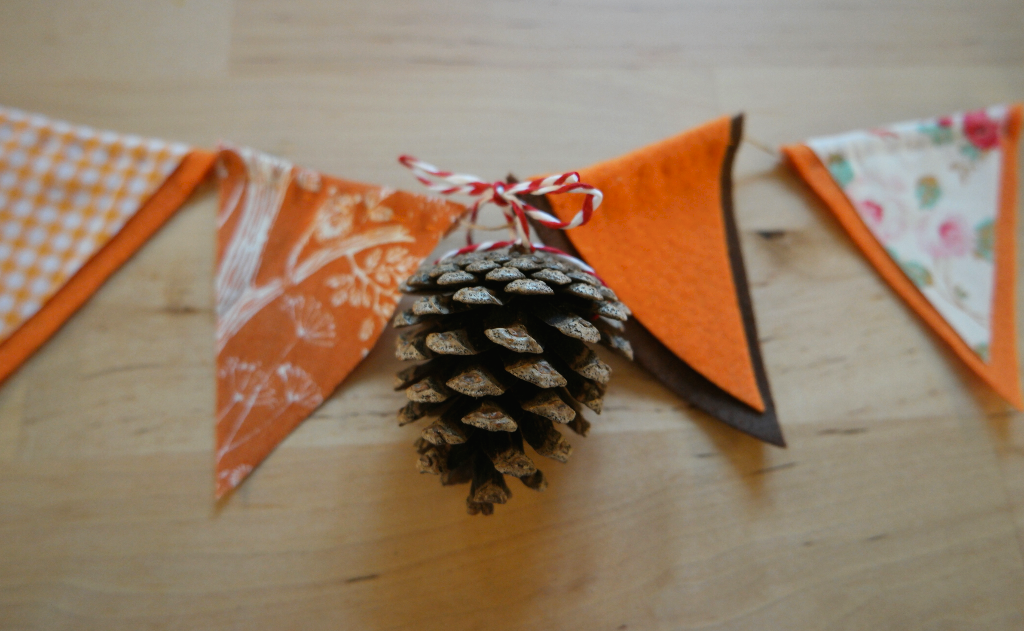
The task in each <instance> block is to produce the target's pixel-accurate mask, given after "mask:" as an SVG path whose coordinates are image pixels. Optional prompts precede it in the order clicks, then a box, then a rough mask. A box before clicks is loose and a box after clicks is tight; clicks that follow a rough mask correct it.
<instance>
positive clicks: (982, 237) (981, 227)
mask: <svg viewBox="0 0 1024 631" xmlns="http://www.w3.org/2000/svg"><path fill="white" fill-rule="evenodd" d="M995 244H996V224H995V221H994V220H992V219H986V220H985V221H983V222H981V223H979V224H978V225H977V226H975V228H974V256H975V257H977V258H979V259H981V260H983V261H988V262H990V263H991V262H992V251H993V249H994V248H995Z"/></svg>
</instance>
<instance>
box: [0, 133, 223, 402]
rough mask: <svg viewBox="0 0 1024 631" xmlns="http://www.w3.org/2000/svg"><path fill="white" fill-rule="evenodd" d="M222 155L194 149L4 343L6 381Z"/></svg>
mask: <svg viewBox="0 0 1024 631" xmlns="http://www.w3.org/2000/svg"><path fill="white" fill-rule="evenodd" d="M214 159H216V154H214V153H211V152H209V151H201V150H194V151H191V152H189V153H188V154H186V155H185V157H184V158H182V160H181V164H179V165H178V168H177V169H175V170H174V172H173V173H171V175H170V177H168V178H167V180H165V181H164V183H163V184H161V185H160V188H158V189H157V190H156V192H155V193H153V195H152V196H151V197H150V198H149V199H148V200H146V202H145V203H144V204H143V205H142V207H141V208H140V209H139V211H138V212H137V213H135V215H133V216H132V218H131V219H129V220H128V221H127V222H126V223H125V225H124V227H123V228H122V229H121V230H120V231H119V232H118V233H117V234H116V235H114V236H113V237H112V238H111V239H110V241H109V242H107V243H106V244H105V245H104V246H103V247H101V248H100V249H99V250H98V251H97V252H96V253H95V254H94V255H93V256H92V258H90V259H89V260H88V261H86V263H85V265H83V266H82V268H81V269H80V270H78V271H77V272H76V273H75V275H74V276H72V277H71V278H70V279H68V281H67V282H66V283H65V284H64V286H63V287H61V288H60V289H59V290H58V291H57V293H56V294H55V295H54V296H53V297H52V298H50V300H49V301H47V302H46V304H44V305H43V306H42V308H41V309H40V310H39V311H38V312H36V314H35V315H33V316H32V317H31V318H29V319H28V320H26V321H25V322H24V323H23V324H22V325H21V326H20V327H19V328H18V329H17V330H16V331H15V332H14V333H12V334H11V336H10V337H8V338H7V339H6V340H4V341H3V343H0V383H3V381H4V380H6V379H7V378H8V377H9V376H10V375H11V374H12V373H13V372H14V371H15V370H17V368H18V366H20V365H21V364H22V362H24V361H25V360H26V359H28V358H29V356H31V355H32V353H34V352H35V351H36V350H37V349H38V348H39V347H40V346H42V345H43V343H44V342H46V340H47V339H49V338H50V336H51V335H53V334H54V333H56V332H57V329H59V328H60V327H61V325H63V324H64V322H65V321H67V319H68V318H70V317H71V315H72V314H74V313H75V311H77V310H78V309H79V307H81V306H82V305H83V304H85V302H86V301H87V300H88V299H89V297H90V296H92V294H93V293H95V292H96V290H97V289H99V286H100V285H102V284H103V282H104V281H106V280H107V278H109V277H110V275H111V274H113V273H114V272H115V271H117V269H118V268H119V267H121V265H123V264H124V263H125V261H127V260H128V259H129V258H130V257H131V256H132V254H134V253H135V251H136V250H138V249H139V248H140V247H142V244H144V243H145V242H146V241H147V240H148V239H149V238H150V237H151V236H153V233H155V232H156V231H157V230H158V229H159V228H160V226H162V225H163V224H164V223H165V222H166V221H167V220H168V219H169V218H170V217H171V215H173V214H174V213H175V211H177V210H178V208H180V207H181V205H182V204H183V203H184V202H185V200H186V199H187V198H188V196H189V195H191V194H192V191H193V190H195V188H196V186H198V185H199V183H200V182H201V181H202V180H203V178H204V177H205V176H206V173H207V172H208V171H209V170H210V167H211V166H212V165H213V161H214Z"/></svg>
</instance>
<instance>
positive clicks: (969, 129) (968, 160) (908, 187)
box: [782, 105, 1024, 409]
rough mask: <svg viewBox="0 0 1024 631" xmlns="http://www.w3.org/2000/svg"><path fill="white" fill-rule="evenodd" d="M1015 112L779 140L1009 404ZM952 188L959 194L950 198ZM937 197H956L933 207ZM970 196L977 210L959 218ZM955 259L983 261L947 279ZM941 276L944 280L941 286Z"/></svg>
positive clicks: (1014, 390) (890, 277)
mask: <svg viewBox="0 0 1024 631" xmlns="http://www.w3.org/2000/svg"><path fill="white" fill-rule="evenodd" d="M1021 115H1022V108H1021V106H1020V105H1015V106H1012V107H1009V108H1002V107H996V108H990V109H989V110H978V111H975V112H968V113H966V114H962V115H959V114H958V115H953V116H949V117H941V118H938V119H933V120H930V121H915V122H912V123H905V124H900V125H896V126H892V127H889V128H881V129H876V130H871V131H868V132H852V133H850V134H846V135H843V136H839V137H835V138H825V139H812V140H810V141H808V142H807V143H806V144H797V145H791V146H787V147H783V148H782V150H783V153H784V154H785V156H786V158H787V159H788V162H789V164H790V165H791V166H792V167H793V168H794V169H795V170H796V172H797V173H798V174H799V175H800V177H801V178H803V179H804V181H806V182H807V184H808V185H809V186H810V187H811V189H812V190H814V192H815V193H816V194H817V195H818V196H819V197H820V198H821V199H822V200H823V201H824V202H825V205H826V206H827V207H828V209H829V210H830V211H831V212H832V213H833V214H834V215H835V217H836V219H838V221H839V223H840V224H841V225H842V226H843V228H844V229H845V230H846V231H847V232H848V233H849V235H850V237H851V238H852V239H853V241H854V243H855V244H856V245H857V247H858V248H860V250H861V251H862V252H863V253H864V255H865V256H866V257H867V258H868V260H869V261H870V262H871V263H872V265H874V267H875V269H877V270H878V273H879V274H880V275H881V276H882V278H883V279H884V280H885V281H886V282H887V283H889V285H890V286H892V288H893V289H894V290H895V291H896V292H897V293H898V294H899V295H900V296H901V297H902V298H903V299H904V300H905V301H906V302H907V304H908V305H910V307H911V308H912V309H913V310H914V311H915V312H916V313H917V314H918V315H919V316H920V317H921V319H923V320H924V321H925V322H926V323H927V324H928V325H929V326H930V327H931V328H932V330H934V331H935V333H936V334H937V335H938V336H939V338H940V339H942V340H943V341H944V342H945V343H946V344H948V345H949V347H950V348H951V349H952V350H953V352H955V353H956V355H957V356H958V357H960V359H961V360H963V361H964V363H966V364H967V366H968V367H970V368H971V370H973V371H974V372H975V373H977V374H978V375H979V376H980V377H981V378H982V379H983V380H984V381H985V382H987V383H988V384H989V385H990V386H991V387H992V388H993V390H995V391H996V392H997V393H998V394H999V395H1000V396H1001V397H1003V398H1004V399H1005V400H1007V401H1008V402H1010V403H1011V404H1013V405H1014V406H1015V407H1016V408H1018V409H1024V393H1022V391H1021V384H1020V375H1019V369H1018V363H1017V337H1016V327H1015V287H1016V226H1017V152H1018V146H1019V141H1020V132H1021V118H1022V116H1021ZM943 152H945V153H943ZM890 155H898V156H899V163H898V167H897V168H892V167H891V166H889V168H888V169H887V170H884V171H882V169H881V168H873V167H885V166H888V165H891V162H890V163H886V162H884V160H886V159H889V158H888V156H890ZM936 157H937V159H936ZM826 162H827V163H828V164H826ZM918 165H926V166H928V167H929V169H930V170H928V171H927V172H926V175H924V176H923V177H918V173H917V171H914V170H912V169H913V168H914V167H916V166H918ZM918 170H920V169H918ZM879 171H881V173H880V172H879ZM900 171H906V173H901V172H900ZM986 174H989V177H990V179H986V178H985V175H986ZM908 178H909V179H908ZM904 180H906V183H905V182H904ZM961 189H962V190H963V191H964V192H966V194H962V195H960V196H959V197H955V196H954V195H955V194H956V193H957V192H959V191H960V190H961ZM944 200H955V205H953V206H951V208H950V209H948V210H947V209H944V208H943V203H944ZM972 206H974V207H977V212H979V213H985V212H987V213H988V215H985V214H982V215H981V217H982V221H973V222H972V221H965V220H963V219H961V216H963V215H966V211H965V210H964V209H965V208H968V209H969V208H970V207H972ZM986 217H988V218H986ZM922 261H923V262H922ZM961 261H962V262H961ZM958 264H959V266H960V267H963V268H966V269H977V268H981V269H984V265H986V264H987V265H988V268H989V270H990V271H989V272H988V275H987V276H985V275H981V276H979V275H977V274H976V275H974V276H968V275H966V273H964V274H961V278H967V279H970V282H964V281H961V282H957V279H958V276H957V273H958V269H959V268H958V267H957V265H958ZM969 266H970V267H969ZM993 268H994V269H993ZM944 284H945V285H950V288H949V289H948V290H945V291H943V290H944V289H945V288H944V286H943V285H944ZM979 291H981V292H984V293H982V302H981V303H980V305H972V304H971V302H970V299H971V292H979Z"/></svg>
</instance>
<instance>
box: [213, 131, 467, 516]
mask: <svg viewBox="0 0 1024 631" xmlns="http://www.w3.org/2000/svg"><path fill="white" fill-rule="evenodd" d="M217 175H218V178H219V181H220V212H219V213H218V217H217V228H218V233H217V234H218V252H217V273H216V289H217V305H216V309H217V429H216V439H217V441H216V442H217V452H216V495H217V497H222V496H223V495H224V494H225V493H227V492H229V491H230V490H231V489H233V488H235V487H236V486H238V485H239V484H240V483H241V482H242V480H244V479H245V477H246V476H247V475H248V474H249V473H250V472H251V471H252V470H253V468H254V467H256V466H257V465H258V464H259V463H260V462H261V461H262V460H263V459H264V458H266V457H267V455H268V454H269V453H270V452H271V451H273V449H274V448H275V447H276V446H277V445H278V443H280V442H281V441H282V440H284V438H285V437H286V436H288V434H289V433H291V431H292V430H293V429H294V428H295V427H296V426H297V425H298V424H299V423H301V422H302V421H303V420H305V419H306V418H307V417H308V416H309V415H310V414H311V413H312V412H313V410H315V409H316V408H317V406H319V405H320V404H321V403H322V402H323V401H324V399H325V398H326V397H327V396H329V395H330V394H331V392H333V391H334V389H335V388H336V387H337V386H338V384H340V383H341V382H342V380H344V379H345V377H346V376H347V375H348V374H349V373H350V372H351V371H352V369H353V368H355V366H356V364H358V363H359V361H360V360H361V359H362V358H363V357H365V356H366V355H367V354H368V353H369V352H370V348H372V347H373V345H374V342H376V340H377V338H378V337H379V336H380V334H381V332H382V331H383V329H384V327H385V326H386V325H387V323H388V320H389V318H390V317H391V314H392V312H393V311H394V309H395V306H396V304H397V302H398V299H399V291H398V286H399V284H400V283H401V282H402V281H404V280H405V278H406V277H408V276H409V275H410V274H411V273H412V272H413V271H414V270H415V269H416V267H417V266H418V265H419V264H420V263H421V262H422V260H423V259H424V258H425V257H426V256H427V255H428V254H429V253H430V251H431V250H432V249H433V248H434V246H436V245H437V242H438V241H439V240H440V238H441V236H442V235H443V234H444V233H445V232H446V231H447V230H448V229H449V228H450V227H451V225H452V223H453V222H454V221H455V220H456V219H457V218H458V217H459V215H461V214H462V213H463V212H465V208H464V207H463V206H460V205H459V204H455V203H451V202H447V201H444V200H441V199H437V198H433V197H427V196H423V195H414V194H411V193H404V192H398V191H394V190H391V189H387V188H382V187H379V186H372V185H369V184H361V183H357V182H349V181H345V180H341V179H338V178H333V177H328V176H325V175H322V174H319V173H317V172H315V171H310V170H307V169H303V168H300V167H296V166H293V165H292V164H290V163H288V162H286V161H284V160H281V159H279V158H275V157H273V156H269V155H266V154H262V153H259V152H257V151H253V150H250V149H225V150H223V151H221V153H220V159H219V161H218V163H217Z"/></svg>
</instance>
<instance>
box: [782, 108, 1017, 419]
mask: <svg viewBox="0 0 1024 631" xmlns="http://www.w3.org/2000/svg"><path fill="white" fill-rule="evenodd" d="M1021 118H1022V107H1021V105H1019V104H1017V105H1014V106H1013V107H1012V108H1010V112H1009V117H1008V121H1007V132H1006V136H1005V137H1004V138H1003V140H1002V149H1003V164H1002V173H1001V175H1000V177H1001V181H1000V195H999V217H998V219H997V220H996V221H997V223H996V226H997V228H996V244H995V261H996V271H995V273H996V278H995V296H994V298H993V301H994V304H993V311H992V343H991V345H990V351H991V357H992V358H991V361H990V362H989V363H987V364H986V363H984V362H983V361H982V360H981V358H980V357H978V355H977V354H976V353H975V352H974V351H973V350H971V348H970V347H969V346H967V344H966V343H964V341H963V340H962V339H961V338H960V336H959V335H957V333H956V331H955V330H954V329H953V327H951V326H950V325H949V324H948V323H947V322H946V320H945V319H943V317H942V315H941V314H939V312H938V311H937V310H936V309H935V307H933V306H932V305H931V303H930V302H928V299H927V298H925V297H924V294H922V293H921V292H920V291H918V289H917V287H915V286H914V283H913V282H911V280H910V279H909V278H907V276H906V275H905V274H904V273H903V271H902V270H901V269H900V268H899V265H897V264H896V262H895V261H893V260H892V259H891V258H890V257H889V255H888V254H887V253H886V252H885V248H883V247H882V245H881V244H879V242H878V241H877V240H876V239H875V237H874V236H873V235H872V234H871V231H870V230H868V228H867V226H866V225H865V224H864V222H863V221H862V220H861V219H860V217H859V216H858V215H857V211H856V210H855V209H854V208H853V205H852V204H850V201H849V200H848V199H847V197H846V195H845V194H844V193H843V191H842V189H840V188H839V186H838V185H837V184H836V183H835V181H834V180H833V179H832V176H831V175H830V174H829V172H828V168H826V167H825V165H824V164H822V163H821V161H820V160H818V157H817V156H816V155H815V154H814V152H813V151H812V150H811V149H810V148H809V147H807V146H805V145H789V146H785V147H782V152H783V153H784V154H785V156H786V158H788V160H789V163H790V165H791V166H792V167H793V168H794V169H795V170H796V171H797V173H798V174H799V175H800V176H801V177H802V178H803V179H804V181H806V182H807V184H808V185H809V186H810V187H811V188H812V189H813V190H814V192H815V193H817V195H818V197H820V198H821V199H822V200H823V201H824V202H825V204H826V205H827V206H828V207H829V209H830V210H831V211H832V213H833V214H834V215H835V216H836V218H837V219H838V220H839V223H840V224H842V226H843V228H845V229H846V231H847V232H848V233H849V234H850V237H851V238H852V239H853V241H854V243H856V244H857V247H859V248H860V250H861V251H862V252H863V253H864V255H865V256H866V257H867V258H868V260H869V261H871V263H872V264H873V265H874V266H875V269H877V270H878V273H879V274H881V275H882V278H884V279H885V281H886V282H888V283H889V285H891V286H892V288H893V289H895V290H896V293H898V294H899V295H900V296H902V297H903V299H904V300H906V301H907V303H908V304H909V305H910V307H911V308H912V309H913V310H914V311H916V312H917V314H918V315H919V316H921V318H922V319H923V320H924V321H925V322H927V323H928V325H929V326H931V327H932V329H933V330H934V331H935V332H936V333H937V334H938V335H939V337H940V338H942V340H943V341H945V342H946V344H948V345H949V346H950V348H952V349H953V352H955V353H956V354H957V355H958V356H959V357H960V359H962V360H963V361H964V363H966V364H967V365H968V366H969V367H970V368H971V370H973V371H974V372H976V373H977V374H978V375H979V376H980V377H981V378H982V379H984V380H985V381H986V382H987V383H988V384H989V385H990V386H992V389H993V390H995V391H996V392H997V393H998V394H999V396H1001V397H1003V398H1004V399H1006V400H1007V401H1008V402H1010V403H1011V404H1012V405H1013V406H1014V407H1015V408H1017V409H1018V410H1024V393H1022V391H1021V384H1020V374H1019V368H1018V364H1017V332H1016V323H1015V317H1014V314H1015V312H1016V306H1015V303H1016V285H1017V278H1016V277H1017V252H1016V250H1017V149H1018V146H1019V141H1020V131H1021Z"/></svg>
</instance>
